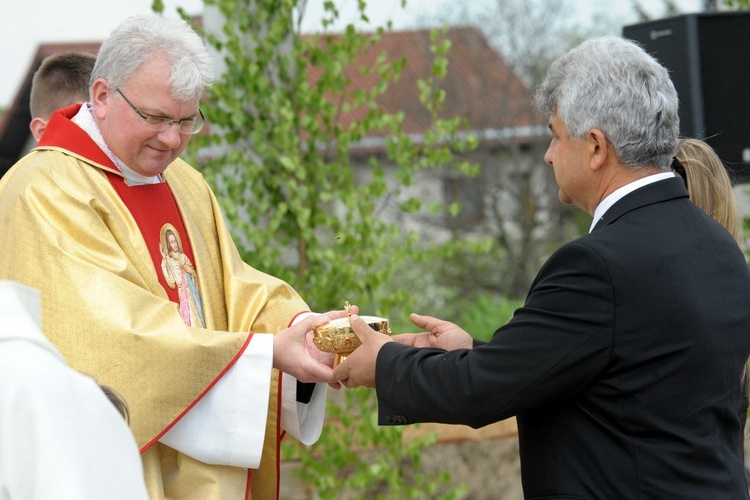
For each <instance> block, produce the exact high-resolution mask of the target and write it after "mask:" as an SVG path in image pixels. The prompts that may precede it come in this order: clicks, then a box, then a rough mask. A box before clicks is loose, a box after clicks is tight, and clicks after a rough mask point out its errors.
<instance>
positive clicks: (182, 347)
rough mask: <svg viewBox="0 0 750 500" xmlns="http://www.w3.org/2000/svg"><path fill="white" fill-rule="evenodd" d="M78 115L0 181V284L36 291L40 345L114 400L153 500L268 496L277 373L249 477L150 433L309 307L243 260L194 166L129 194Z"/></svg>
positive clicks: (176, 165) (274, 473) (53, 128)
mask: <svg viewBox="0 0 750 500" xmlns="http://www.w3.org/2000/svg"><path fill="white" fill-rule="evenodd" d="M78 108H79V105H75V106H71V107H69V108H65V109H63V110H59V111H58V112H56V113H55V114H54V115H53V117H52V118H51V120H50V122H49V125H48V126H47V130H46V132H45V134H44V136H43V138H42V141H41V142H40V144H39V146H38V147H37V148H36V149H34V150H33V151H32V152H30V153H29V154H28V155H27V156H25V157H24V158H23V159H21V160H20V161H19V162H18V163H17V164H16V165H15V166H14V167H13V168H12V169H11V170H10V171H9V172H8V173H7V174H6V175H5V176H4V177H3V178H2V180H0V226H1V227H2V228H3V230H4V233H5V234H4V235H3V237H2V239H0V254H2V255H3V258H2V259H0V279H9V280H14V281H18V282H20V283H23V284H25V285H27V286H30V287H33V288H36V289H39V290H40V291H41V295H42V322H43V323H42V326H43V331H44V333H45V334H46V335H47V337H48V338H49V339H50V340H51V341H52V343H53V344H54V345H55V346H56V347H57V348H58V349H59V350H60V351H61V353H62V354H63V356H64V357H65V359H66V361H67V362H68V363H69V364H70V366H71V367H73V368H74V369H76V370H79V371H81V372H83V373H86V374H89V375H91V376H93V377H94V378H95V379H96V380H97V381H98V382H99V383H101V384H104V385H108V386H111V387H113V388H114V389H115V390H116V391H117V392H119V393H120V394H121V395H122V396H123V397H124V398H125V400H126V401H127V403H128V405H129V407H130V416H131V429H132V431H133V433H134V434H135V437H136V440H137V442H138V446H139V448H140V450H141V453H142V458H143V463H144V470H145V477H146V482H147V486H148V489H149V494H150V496H151V497H152V498H154V499H161V498H195V499H200V500H205V499H217V500H219V499H221V500H226V499H241V498H250V497H252V498H255V499H266V498H277V497H278V476H279V445H280V436H281V430H280V428H279V418H280V406H279V405H280V402H279V394H278V392H279V389H280V378H279V374H278V372H277V371H276V370H273V375H272V377H273V379H272V381H271V398H270V400H269V405H268V421H267V427H266V434H265V440H264V445H263V454H262V458H261V462H260V463H261V466H260V468H259V469H253V470H252V471H248V470H247V469H243V468H239V467H231V466H222V465H209V464H206V463H202V462H199V461H197V460H195V459H193V458H191V457H189V456H187V455H185V454H183V453H180V452H178V451H177V450H174V449H172V448H170V447H168V446H166V445H165V444H163V443H161V442H159V439H160V438H161V436H163V435H164V433H166V432H167V431H168V430H169V429H170V428H171V427H172V426H173V425H175V423H177V422H178V421H179V419H180V418H181V417H182V416H183V415H184V414H185V413H187V412H188V411H189V410H190V409H191V407H192V406H194V405H195V404H196V403H197V402H198V401H199V400H200V399H201V398H202V397H203V396H204V395H205V394H206V393H207V392H208V391H209V390H210V389H211V388H212V386H213V385H214V384H215V383H216V382H217V381H218V380H219V379H220V378H221V377H222V376H223V375H224V374H225V373H226V372H227V370H229V369H230V368H231V366H232V365H233V363H234V362H235V361H236V360H237V359H238V358H239V356H240V355H241V354H242V352H243V351H244V349H245V348H246V347H247V345H248V344H249V343H250V342H252V341H253V339H252V337H253V335H252V333H250V332H259V333H275V332H278V331H280V330H283V329H284V328H286V327H287V326H288V325H289V324H290V323H291V321H292V320H293V318H294V317H295V315H297V314H299V313H300V312H304V311H307V310H308V307H307V305H306V304H305V303H304V302H303V301H302V299H301V298H300V297H299V296H298V295H297V293H296V292H295V291H294V290H293V289H292V288H291V287H290V286H289V285H288V284H286V283H284V282H282V281H280V280H278V279H276V278H274V277H272V276H269V275H267V274H264V273H262V272H260V271H258V270H256V269H253V268H252V267H250V266H248V265H247V264H245V263H244V262H242V260H241V259H240V255H239V253H238V251H237V248H236V247H235V245H234V243H233V241H232V238H231V236H230V234H229V231H228V229H227V227H226V225H225V223H224V221H223V218H222V214H221V212H220V209H219V206H218V204H217V202H216V199H215V197H214V195H213V193H212V192H211V190H210V188H209V187H208V185H207V184H206V183H205V181H204V180H203V177H202V176H201V174H200V173H199V172H197V171H196V170H195V169H193V168H192V167H190V166H189V165H188V164H187V163H185V162H183V161H182V160H180V159H178V160H175V161H174V162H173V163H172V164H171V165H170V166H169V168H167V170H166V171H165V172H164V175H163V180H164V182H163V183H161V184H157V185H146V186H133V187H129V186H127V185H126V183H125V181H124V179H123V177H122V175H121V174H120V172H119V170H118V169H117V168H116V167H115V166H114V165H113V164H112V162H111V161H110V160H109V158H108V157H107V156H106V154H105V153H104V152H103V151H102V150H101V149H100V148H99V147H98V146H97V145H96V144H95V143H94V142H93V141H92V140H91V138H90V137H89V136H88V134H86V133H85V132H84V131H83V130H82V129H81V128H80V127H78V126H77V125H76V124H75V123H73V122H72V121H71V120H70V117H72V116H74V115H75V113H76V112H77V111H78ZM252 396H253V395H252V394H248V395H247V397H249V398H252Z"/></svg>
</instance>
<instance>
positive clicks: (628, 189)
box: [589, 172, 674, 233]
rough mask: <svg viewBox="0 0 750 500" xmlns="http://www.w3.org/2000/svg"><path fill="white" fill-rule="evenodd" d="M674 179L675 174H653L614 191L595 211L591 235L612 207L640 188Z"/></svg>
mask: <svg viewBox="0 0 750 500" xmlns="http://www.w3.org/2000/svg"><path fill="white" fill-rule="evenodd" d="M672 177H674V172H660V173H658V174H653V175H648V176H646V177H642V178H640V179H638V180H635V181H633V182H631V183H629V184H625V185H624V186H622V187H621V188H618V189H616V190H614V191H613V192H612V193H610V194H609V196H607V197H606V198H604V199H603V200H602V202H601V203H599V205H598V206H597V207H596V209H595V210H594V220H592V221H591V227H590V228H589V233H590V232H591V231H593V230H594V226H596V223H597V222H599V220H600V219H601V218H602V217H603V216H604V214H605V213H606V212H607V210H609V209H610V208H611V207H612V205H614V204H615V203H617V202H618V201H620V199H622V198H623V197H624V196H625V195H627V194H630V193H632V192H633V191H635V190H636V189H638V188H642V187H643V186H647V185H648V184H652V183H654V182H657V181H661V180H664V179H671V178H672Z"/></svg>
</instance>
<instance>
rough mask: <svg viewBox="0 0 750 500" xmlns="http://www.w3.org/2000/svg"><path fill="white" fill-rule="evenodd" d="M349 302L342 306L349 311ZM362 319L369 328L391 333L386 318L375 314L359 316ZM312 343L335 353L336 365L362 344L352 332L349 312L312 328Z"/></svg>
mask: <svg viewBox="0 0 750 500" xmlns="http://www.w3.org/2000/svg"><path fill="white" fill-rule="evenodd" d="M349 307H350V306H349V302H348V301H347V302H346V303H345V305H344V308H345V309H346V311H347V312H349ZM360 318H362V320H363V321H364V322H365V323H367V324H368V325H370V328H372V329H373V330H375V331H377V332H380V333H382V334H385V335H390V334H391V329H390V327H389V325H388V320H387V319H385V318H379V317H377V316H360ZM312 340H313V344H315V347H317V348H318V349H320V350H321V351H323V352H332V353H335V354H336V359H335V361H334V362H333V366H338V365H339V364H340V363H341V362H342V361H343V360H344V359H346V357H347V356H348V355H350V354H351V353H353V352H354V350H355V349H356V348H357V347H359V346H360V345H362V343H361V342H360V341H359V338H358V337H357V334H356V333H354V330H353V329H352V325H351V313H350V314H349V316H348V317H346V318H338V319H334V320H331V321H329V322H328V323H326V324H325V325H320V326H317V327H315V328H313V339H312Z"/></svg>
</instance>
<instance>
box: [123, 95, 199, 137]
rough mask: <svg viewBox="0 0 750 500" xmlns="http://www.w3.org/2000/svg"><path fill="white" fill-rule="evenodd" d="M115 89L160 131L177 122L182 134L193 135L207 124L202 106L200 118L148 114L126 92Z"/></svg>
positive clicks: (148, 122)
mask: <svg viewBox="0 0 750 500" xmlns="http://www.w3.org/2000/svg"><path fill="white" fill-rule="evenodd" d="M115 91H117V92H119V94H120V95H121V96H122V98H123V99H125V102H126V103H128V106H130V108H131V109H132V110H133V111H135V113H136V114H137V115H138V116H140V117H141V118H143V120H144V121H145V122H146V124H147V125H148V126H149V127H151V128H152V129H154V130H158V131H159V132H164V131H165V130H167V129H168V128H169V127H171V126H172V125H174V124H177V128H178V129H179V131H180V133H181V134H185V135H193V134H197V133H198V132H200V131H201V130H202V129H203V125H205V124H206V117H205V116H203V111H201V109H200V108H198V113H200V115H201V119H200V120H173V119H171V118H167V117H166V116H154V115H147V114H145V113H142V112H141V110H140V109H138V108H136V107H135V104H133V103H132V102H130V99H128V98H127V97H125V94H123V93H122V90H120V89H115Z"/></svg>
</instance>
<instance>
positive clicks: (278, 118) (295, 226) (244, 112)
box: [154, 0, 476, 498]
mask: <svg viewBox="0 0 750 500" xmlns="http://www.w3.org/2000/svg"><path fill="white" fill-rule="evenodd" d="M204 3H205V12H204V17H203V27H202V28H199V30H201V31H202V32H203V34H204V36H205V38H206V40H207V41H208V43H209V45H210V46H211V47H213V49H214V50H215V51H216V54H217V55H218V57H219V60H220V62H221V63H222V64H221V66H222V67H223V70H222V72H221V75H220V76H219V78H218V81H217V82H216V83H215V84H214V85H213V87H212V88H211V89H210V95H209V96H208V98H207V101H208V102H207V104H206V106H205V114H206V117H207V119H208V121H209V123H210V124H211V133H210V134H209V135H204V136H200V137H197V138H196V140H194V141H193V142H192V143H191V148H190V149H189V155H190V156H191V157H192V158H190V159H191V160H192V162H193V163H194V164H197V165H200V168H201V169H202V171H203V173H204V175H205V176H206V179H207V180H208V182H209V183H210V184H212V187H213V188H214V190H215V193H216V195H217V198H218V200H219V203H220V204H221V205H222V208H223V210H224V212H225V215H226V218H227V221H228V223H229V225H230V228H231V230H232V234H233V236H234V238H235V240H236V242H237V244H238V248H239V250H240V253H241V255H242V257H243V259H244V260H245V261H246V262H248V263H250V264H252V265H253V266H254V267H256V268H259V269H261V270H263V271H265V272H268V273H270V274H272V275H275V276H278V277H280V278H282V279H285V280H286V281H288V282H290V283H291V284H293V286H294V287H295V288H296V289H297V290H298V291H299V292H300V294H301V295H302V296H303V297H304V298H305V300H306V301H307V302H308V303H309V305H310V306H311V308H312V309H313V310H316V311H325V310H330V309H340V308H341V307H342V306H343V303H344V301H345V300H349V301H350V302H351V303H353V304H358V305H360V306H361V309H362V311H363V313H366V314H379V315H389V316H391V317H396V316H402V317H406V316H407V315H406V314H405V311H408V310H409V309H408V308H409V304H410V302H411V298H410V292H411V290H410V289H398V288H394V287H392V286H390V283H391V282H392V277H393V272H394V270H396V269H398V267H399V263H402V262H404V261H406V260H407V259H409V260H410V261H411V262H415V261H419V260H420V259H421V258H424V257H423V254H421V253H420V252H419V251H418V249H417V247H416V244H417V243H418V241H417V238H416V237H415V236H414V235H412V234H405V233H404V232H403V231H402V230H401V229H400V228H399V227H397V226H394V225H389V224H388V223H387V221H386V220H384V219H383V218H382V217H381V216H380V215H381V212H382V210H383V209H384V204H393V203H394V200H396V203H397V205H398V209H399V210H401V211H404V212H410V211H415V210H419V209H420V208H421V205H422V202H421V200H419V199H415V198H412V197H410V196H409V195H408V194H407V193H406V192H405V190H404V189H405V188H406V187H408V186H410V185H411V184H412V182H413V180H414V173H415V172H416V171H417V170H420V169H427V168H456V169H458V170H460V171H462V172H467V173H472V172H474V171H475V170H476V167H475V166H474V165H472V164H470V163H469V162H466V161H462V160H461V159H460V157H458V156H457V154H460V153H462V152H465V151H467V150H469V149H471V148H472V147H474V145H475V141H474V139H473V138H471V137H469V138H464V139H459V134H458V133H459V131H460V128H461V121H460V120H459V119H447V120H443V119H437V116H438V113H439V111H440V109H441V104H442V102H443V100H444V99H445V94H444V92H443V91H442V90H440V88H439V85H438V82H439V80H440V79H441V78H442V77H443V76H444V75H445V72H446V70H447V60H446V57H445V54H446V52H447V51H448V50H449V48H450V43H449V41H448V40H447V38H446V37H445V34H444V32H443V31H441V30H435V31H434V32H433V33H432V49H431V50H432V52H433V54H434V57H433V61H432V66H431V76H430V78H429V79H427V80H425V81H421V82H419V85H420V94H421V95H420V101H421V103H422V105H424V106H425V107H427V108H428V109H429V110H430V112H431V113H432V115H433V117H434V118H435V119H434V120H433V125H432V128H431V129H430V130H429V131H428V132H427V133H426V134H425V135H424V141H423V142H422V143H420V144H415V143H414V142H413V141H412V139H410V138H409V137H408V136H407V135H405V134H404V133H403V132H402V122H403V119H404V115H403V113H386V112H384V111H383V109H381V108H380V107H379V106H378V104H377V97H378V96H379V95H381V94H382V93H383V92H385V91H386V90H387V89H388V86H389V83H390V82H392V81H394V80H395V79H397V78H399V76H400V73H401V71H402V69H403V68H404V66H405V65H406V64H408V61H406V60H401V61H388V60H387V58H386V57H385V55H383V54H379V55H378V56H377V57H376V58H375V63H374V64H371V65H368V66H367V67H363V66H362V65H360V64H358V62H357V61H358V60H360V58H361V57H362V55H363V54H364V53H366V52H367V51H372V50H374V47H375V46H376V44H377V42H378V40H379V39H380V37H381V36H382V34H383V33H384V31H385V29H387V28H388V27H380V28H378V29H377V30H375V31H374V32H373V33H370V34H363V33H361V32H358V31H357V30H356V29H355V28H354V26H353V25H349V26H347V28H346V29H345V30H344V31H343V32H342V33H340V34H338V35H330V34H321V35H314V36H302V35H301V34H300V33H299V32H298V31H297V29H296V28H295V26H298V22H299V19H297V20H296V22H295V15H299V14H300V9H299V5H298V2H297V1H296V0H205V2H204ZM161 7H162V6H161V5H160V4H159V3H158V0H157V1H156V2H155V3H154V9H155V10H157V11H158V10H159V9H160V8H161ZM358 8H359V11H360V15H361V16H362V18H366V13H365V8H366V3H365V2H364V1H359V2H358ZM325 10H326V15H327V20H326V21H324V25H325V24H326V23H330V22H332V21H333V20H335V19H336V18H337V16H338V12H337V10H336V8H335V5H334V3H333V2H330V1H327V2H325ZM181 14H182V15H183V16H185V17H187V16H186V14H185V12H183V11H181ZM217 20H219V22H217ZM352 71H358V72H361V73H362V74H363V75H366V76H367V77H368V78H369V79H370V81H371V82H372V84H371V85H370V86H369V87H367V88H355V87H354V86H353V85H352V82H351V76H352V73H351V72H352ZM374 135H376V136H379V137H382V138H384V140H385V145H386V146H385V151H384V153H383V156H382V157H379V156H375V155H373V156H371V157H370V158H369V159H368V162H367V164H365V165H359V166H358V165H355V164H353V163H352V156H351V155H350V149H351V147H352V145H354V144H356V143H358V142H359V141H362V140H363V139H365V138H367V137H372V136H374ZM381 158H382V161H386V162H388V164H389V166H390V168H392V169H393V175H386V170H385V169H384V167H383V165H382V164H381ZM424 255H427V254H424ZM392 323H393V326H394V330H395V331H398V329H397V327H396V325H397V322H396V321H393V322H392ZM343 399H344V401H343V402H340V403H339V404H332V403H330V402H329V411H328V413H329V415H333V416H334V418H335V416H337V415H339V416H341V418H339V419H338V424H339V426H338V427H337V430H335V431H333V430H325V431H324V435H323V437H322V438H321V441H320V442H319V444H318V445H316V446H314V447H313V448H312V449H311V450H310V452H309V453H303V454H301V459H302V460H303V461H304V465H305V467H304V468H303V473H304V479H305V480H306V481H308V482H310V483H311V484H312V486H313V487H314V488H315V489H316V490H317V492H318V494H319V495H320V496H321V497H322V498H330V497H333V496H334V495H337V494H338V493H339V492H340V488H342V487H344V488H345V487H349V488H350V489H351V490H352V491H354V492H357V491H359V492H363V491H368V492H371V491H378V489H380V490H381V491H383V493H384V494H388V495H390V496H393V497H402V498H412V497H420V496H424V495H425V494H433V493H435V492H436V491H437V488H438V486H439V485H438V484H437V483H435V482H430V481H428V482H427V483H426V484H425V483H424V482H423V483H422V484H420V483H414V479H415V477H416V479H418V480H420V481H422V479H423V478H419V476H418V474H419V472H418V466H419V450H420V449H421V447H422V446H424V443H422V444H420V443H415V444H410V445H409V446H406V447H403V446H402V445H401V432H402V431H401V429H400V428H398V427H390V428H388V427H384V428H381V427H378V426H377V425H376V422H375V421H374V420H373V418H374V417H372V415H374V414H375V413H374V412H373V410H372V407H373V405H374V398H373V395H372V392H371V391H362V390H353V391H345V392H344V393H343ZM355 417H356V419H355ZM342 435H343V436H356V439H357V442H358V443H359V444H360V446H361V447H363V448H365V449H374V450H377V451H378V454H377V455H376V457H377V458H376V459H375V460H372V461H363V460H362V459H361V458H358V457H359V456H358V455H356V454H355V455H354V456H352V454H351V446H350V444H351V443H350V442H349V441H347V440H343V441H342V440H341V439H339V438H340V437H341V436H342ZM353 439H354V438H353ZM287 453H295V450H294V448H288V449H287ZM404 463H406V464H410V466H408V467H406V468H403V469H402V468H401V467H388V466H387V465H388V464H404ZM321 464H324V465H323V466H322V467H320V465H321ZM406 471H409V472H408V475H407V472H406ZM415 475H416V476H415ZM439 479H440V481H445V480H446V479H447V477H446V476H443V477H441V478H439ZM441 494H443V495H445V496H447V497H450V496H451V495H453V494H454V492H452V490H451V489H449V488H448V489H446V488H443V489H442V493H441Z"/></svg>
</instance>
